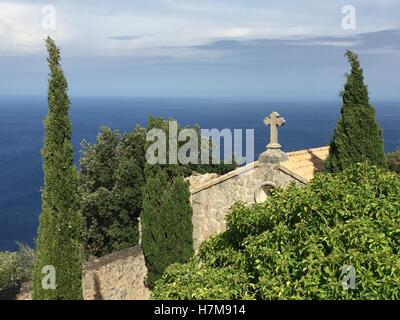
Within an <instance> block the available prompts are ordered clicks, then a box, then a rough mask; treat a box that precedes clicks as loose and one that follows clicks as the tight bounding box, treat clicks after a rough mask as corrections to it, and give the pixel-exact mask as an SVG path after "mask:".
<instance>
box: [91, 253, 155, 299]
mask: <svg viewBox="0 0 400 320" xmlns="http://www.w3.org/2000/svg"><path fill="white" fill-rule="evenodd" d="M146 275H147V267H146V264H145V260H144V256H143V253H142V249H141V248H140V246H135V247H133V248H129V249H125V250H122V251H119V252H116V253H112V254H110V255H107V256H104V257H102V258H100V259H97V260H94V261H91V262H88V263H86V265H85V268H84V273H83V292H84V298H85V300H147V299H149V298H150V291H149V290H148V289H147V288H146V287H145V285H144V279H145V277H146Z"/></svg>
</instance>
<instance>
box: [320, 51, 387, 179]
mask: <svg viewBox="0 0 400 320" xmlns="http://www.w3.org/2000/svg"><path fill="white" fill-rule="evenodd" d="M345 55H346V57H347V59H348V61H349V62H350V65H351V72H350V73H349V74H346V77H347V83H346V84H345V86H344V90H343V92H342V94H341V95H342V99H343V104H342V109H341V114H340V117H339V120H338V122H337V125H336V128H335V131H334V134H333V140H332V142H331V144H330V152H329V157H328V159H327V160H326V162H325V167H326V169H327V170H328V171H330V172H336V171H342V170H344V169H346V168H348V167H350V166H351V165H352V164H354V163H359V162H365V161H368V162H369V163H370V164H373V165H377V166H380V167H387V161H386V157H385V152H384V145H383V138H382V130H381V129H380V127H379V125H378V124H377V122H376V120H375V110H374V108H373V107H372V106H371V105H370V103H369V97H368V88H367V86H366V85H365V84H364V76H363V70H362V68H361V67H360V62H359V60H358V56H357V55H356V54H355V53H353V52H351V51H347V52H346V54H345Z"/></svg>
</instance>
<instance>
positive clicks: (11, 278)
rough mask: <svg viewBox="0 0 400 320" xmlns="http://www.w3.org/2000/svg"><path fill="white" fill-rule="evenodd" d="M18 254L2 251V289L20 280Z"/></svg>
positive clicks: (0, 257) (0, 276)
mask: <svg viewBox="0 0 400 320" xmlns="http://www.w3.org/2000/svg"><path fill="white" fill-rule="evenodd" d="M18 278H19V276H18V273H17V254H16V253H15V252H7V251H5V252H0V291H1V290H4V289H8V288H10V287H12V286H13V285H15V284H16V283H17V282H18Z"/></svg>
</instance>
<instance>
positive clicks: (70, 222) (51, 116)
mask: <svg viewBox="0 0 400 320" xmlns="http://www.w3.org/2000/svg"><path fill="white" fill-rule="evenodd" d="M46 45H47V50H48V54H49V57H48V59H47V60H48V64H49V68H50V75H49V84H48V106H49V111H48V115H47V118H46V119H45V140H44V146H43V149H42V157H43V171H44V186H43V190H42V212H41V215H40V225H39V231H38V238H37V243H36V248H37V261H36V264H35V268H34V275H33V299H37V300H61V299H63V300H78V299H82V298H83V295H82V284H81V282H82V259H81V245H80V239H81V233H82V222H83V221H82V218H81V215H80V213H79V207H78V197H77V172H76V169H75V167H74V165H73V146H72V144H71V122H70V119H69V107H70V101H69V98H68V95H67V88H68V86H67V81H66V79H65V77H64V73H63V70H62V68H61V65H60V50H59V49H58V48H57V47H56V44H55V43H54V41H53V40H52V39H51V38H47V40H46ZM46 266H51V267H54V270H55V285H56V288H55V289H52V288H48V287H47V286H45V287H43V285H42V282H43V281H42V280H43V279H44V277H45V276H47V275H49V276H50V275H52V272H51V271H49V269H47V270H46V268H44V267H46ZM46 273H47V274H46ZM44 283H45V284H46V283H48V284H51V281H50V280H48V279H47V277H46V278H45V280H44Z"/></svg>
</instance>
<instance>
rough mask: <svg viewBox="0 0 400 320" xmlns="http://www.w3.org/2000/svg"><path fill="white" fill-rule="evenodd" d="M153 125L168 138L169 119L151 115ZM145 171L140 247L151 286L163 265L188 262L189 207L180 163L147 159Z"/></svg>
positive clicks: (190, 245) (190, 238)
mask: <svg viewBox="0 0 400 320" xmlns="http://www.w3.org/2000/svg"><path fill="white" fill-rule="evenodd" d="M153 128H159V129H162V131H163V132H165V133H166V139H167V140H166V141H168V121H164V120H162V119H159V118H150V119H149V123H148V130H151V129H153ZM148 146H149V143H148V142H146V150H147V147H148ZM167 151H168V148H167ZM167 155H168V152H167ZM167 161H168V157H167ZM144 170H145V180H146V183H145V187H144V192H143V211H142V215H141V224H142V248H143V252H144V255H145V258H146V264H147V268H148V276H147V284H148V286H149V287H150V288H152V287H153V286H154V284H155V281H156V280H157V279H159V278H160V277H161V275H162V273H163V272H164V270H165V268H166V267H168V266H169V265H170V264H173V263H176V262H180V263H184V262H187V261H188V260H189V259H190V257H191V256H192V255H193V224H192V208H191V206H190V201H189V197H190V193H189V187H188V183H187V182H186V181H185V180H184V178H183V168H182V167H181V166H179V165H172V164H154V165H151V164H149V163H148V162H147V163H146V164H145V169H144Z"/></svg>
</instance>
